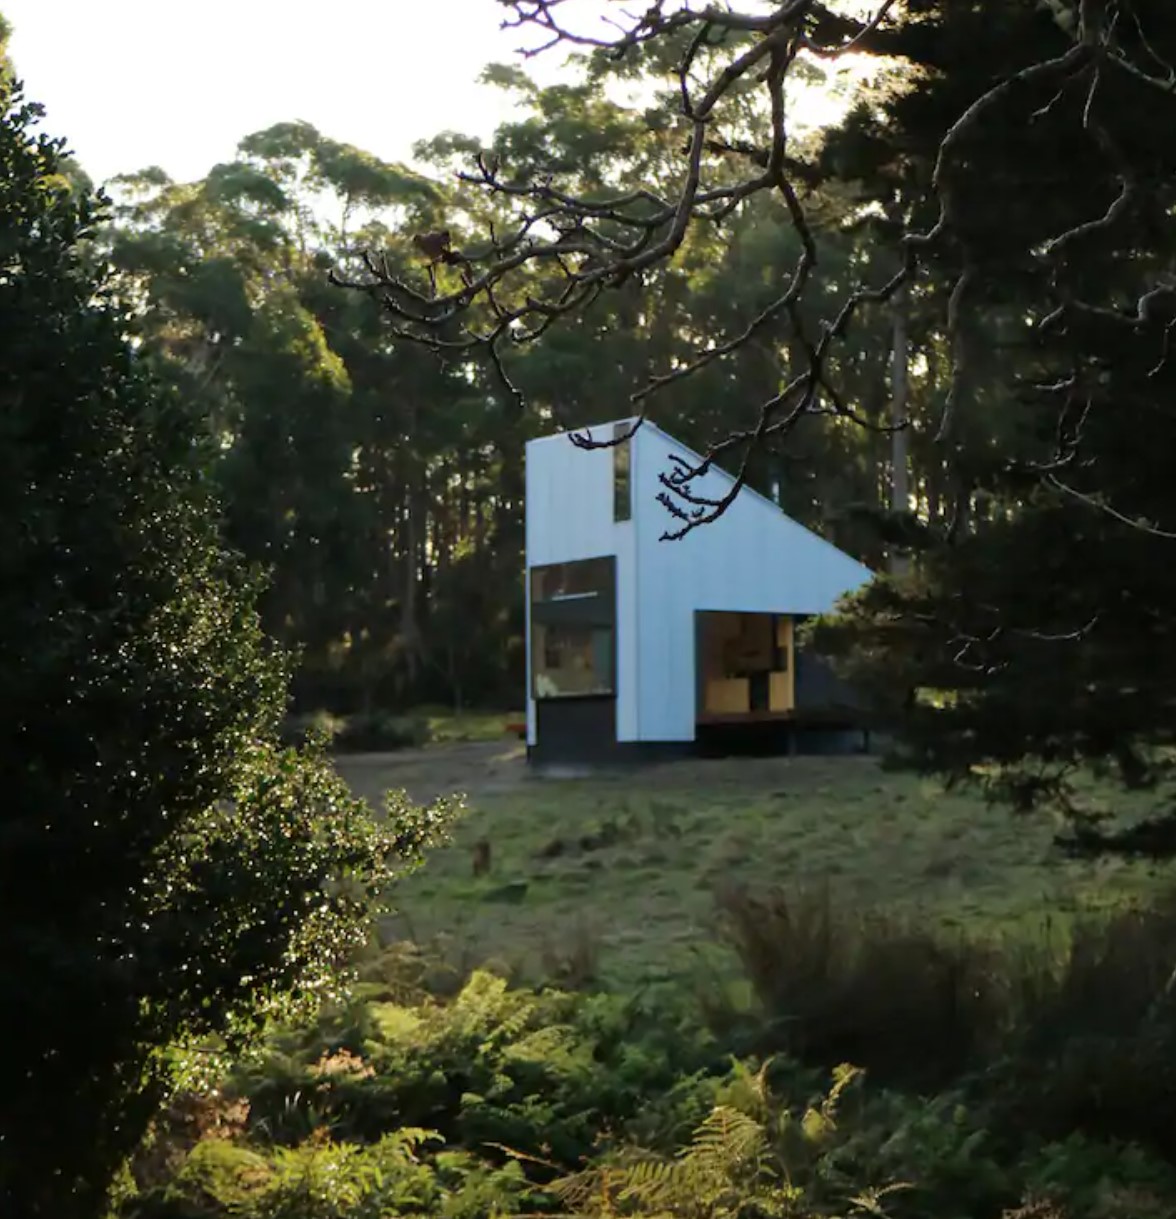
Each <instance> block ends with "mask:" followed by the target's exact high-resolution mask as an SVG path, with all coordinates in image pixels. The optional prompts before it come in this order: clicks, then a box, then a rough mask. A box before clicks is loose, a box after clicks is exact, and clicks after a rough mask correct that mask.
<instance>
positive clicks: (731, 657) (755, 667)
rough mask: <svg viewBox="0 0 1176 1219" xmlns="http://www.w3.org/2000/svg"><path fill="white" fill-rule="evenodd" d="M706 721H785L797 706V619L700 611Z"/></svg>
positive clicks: (700, 714)
mask: <svg viewBox="0 0 1176 1219" xmlns="http://www.w3.org/2000/svg"><path fill="white" fill-rule="evenodd" d="M695 636H696V640H697V673H698V709H697V719H698V722H699V723H700V724H705V723H730V722H738V721H741V720H753V719H783V718H788V717H790V716H791V715H792V713H793V711H794V710H795V707H796V662H795V654H794V631H793V621H792V618H791V617H789V616H788V615H785V614H745V613H729V612H719V611H709V610H704V611H700V612H698V613H697V614H696V615H695Z"/></svg>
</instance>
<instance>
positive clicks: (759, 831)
mask: <svg viewBox="0 0 1176 1219" xmlns="http://www.w3.org/2000/svg"><path fill="white" fill-rule="evenodd" d="M337 764H338V767H339V770H340V772H341V773H342V774H343V776H344V777H345V778H346V779H347V780H348V782H349V783H350V784H351V785H352V787H353V788H354V789H355V790H356V791H357V793H359V794H361V795H363V796H364V797H366V798H368V799H369V800H371V801H372V802H373V804H378V803H379V802H380V799H381V796H382V793H383V792H385V791H387V790H389V789H403V790H406V791H407V792H408V793H409V794H410V796H412V797H413V798H414V799H416V800H428V799H431V798H433V797H435V796H437V795H439V794H442V793H453V792H461V793H464V794H465V795H466V797H467V803H468V806H469V807H468V812H467V814H466V816H465V817H464V818H463V819H462V821H461V822H460V823H459V824H458V826H457V827H456V828H455V831H454V834H453V839H452V842H451V843H449V844H448V845H446V846H444V847H441V848H438V849H436V850H435V851H433V852H432V854H431V856H430V859H429V861H428V863H427V865H426V866H425V868H424V869H423V870H422V871H421V872H419V873H418V874H417V875H415V876H412V877H410V878H408V879H407V880H405V881H404V882H402V884H401V885H400V886H399V888H398V890H397V894H396V903H397V908H398V913H397V915H395V916H394V917H392V918H390V919H389V920H388V921H387V924H386V926H385V929H384V930H385V934H386V935H387V936H388V937H389V938H410V939H412V940H414V941H416V942H417V943H421V944H430V945H432V946H433V947H434V948H436V949H439V950H441V951H442V952H443V953H444V954H445V955H446V956H447V957H448V959H450V960H451V961H452V962H453V963H454V964H455V965H456V966H458V967H460V968H468V967H470V966H473V965H476V964H482V963H485V962H487V961H493V962H496V963H498V964H499V965H501V966H502V967H505V968H508V969H511V970H516V971H519V972H520V973H521V974H523V975H524V976H530V977H535V976H541V975H544V974H551V973H553V972H554V973H558V972H559V971H560V969H561V968H568V967H569V963H570V962H571V961H572V960H573V959H579V960H580V961H583V959H584V958H585V957H586V956H591V957H594V958H596V959H597V960H598V963H599V970H600V973H601V975H602V977H604V978H605V979H606V980H607V981H610V982H613V983H615V984H617V985H626V986H632V985H635V984H638V985H639V984H641V983H642V982H652V981H657V980H666V979H676V978H681V977H682V976H683V974H684V973H687V972H689V971H691V970H694V969H699V968H704V967H705V968H708V969H713V968H716V967H718V968H722V967H723V966H722V963H723V960H724V953H723V950H722V949H721V947H718V945H719V944H720V941H721V926H720V921H719V919H718V917H717V915H716V904H715V897H716V894H717V893H719V892H720V891H722V890H723V889H724V888H725V887H731V886H735V887H748V888H751V889H753V890H767V889H771V888H781V887H782V888H784V889H785V890H797V889H801V888H805V889H810V888H812V887H813V886H827V887H828V890H829V892H830V895H831V898H832V900H834V901H838V902H844V903H848V904H850V905H852V907H853V908H854V909H855V910H856V911H860V912H868V911H871V910H887V911H890V912H893V913H899V914H903V915H908V916H910V917H916V918H919V919H933V920H935V922H936V923H937V924H938V925H940V926H942V927H944V929H945V930H946V931H948V932H951V931H953V930H956V929H958V930H962V931H964V932H966V933H968V934H1000V933H1003V932H1010V933H1011V932H1015V931H1017V930H1018V929H1021V928H1023V927H1024V926H1025V925H1026V924H1027V923H1040V922H1041V921H1042V920H1044V919H1051V920H1055V921H1056V922H1060V923H1064V922H1066V921H1068V920H1070V919H1072V918H1073V917H1074V916H1075V915H1077V914H1079V913H1081V912H1082V911H1085V910H1091V909H1098V908H1105V907H1107V906H1117V905H1120V904H1122V903H1124V902H1126V901H1132V900H1136V899H1139V898H1142V897H1145V896H1146V895H1147V894H1148V893H1149V892H1152V891H1154V889H1155V887H1156V886H1157V885H1158V884H1160V883H1162V881H1163V880H1164V878H1165V876H1167V875H1169V874H1170V873H1167V872H1165V871H1164V870H1163V869H1161V868H1157V867H1156V866H1154V865H1147V864H1142V863H1131V862H1126V861H1123V860H1117V859H1106V860H1100V861H1097V862H1082V861H1076V860H1070V859H1067V858H1065V857H1063V856H1062V855H1061V854H1060V853H1059V852H1058V851H1057V849H1056V848H1055V847H1054V846H1053V842H1052V838H1053V834H1054V832H1055V828H1056V827H1055V826H1054V825H1053V823H1052V822H1051V821H1050V820H1049V819H1048V818H1047V817H1045V816H1032V817H1025V816H1020V817H1019V816H1015V815H1014V814H1012V813H1010V812H1009V811H1008V810H1006V809H1004V808H990V807H987V806H986V805H985V804H984V803H983V801H981V800H979V799H977V798H975V797H968V796H961V795H957V794H948V793H945V792H944V791H943V788H942V786H941V785H940V784H938V783H936V782H933V781H930V780H925V779H919V778H917V777H915V776H911V775H902V774H893V773H889V772H886V771H883V770H882V769H881V768H880V766H879V764H878V762H877V761H876V760H875V759H872V758H864V757H841V758H837V757H822V758H804V757H794V758H775V759H762V760H761V759H725V760H707V761H703V760H698V761H679V762H673V763H667V764H665V765H659V766H650V767H648V768H645V769H642V770H639V771H635V772H628V773H621V774H618V773H601V774H591V775H570V776H567V777H540V776H537V775H535V774H534V773H532V772H530V771H528V769H527V767H526V765H525V762H524V759H523V750H522V747H521V746H520V745H518V744H517V743H515V742H512V741H510V740H504V741H488V742H487V741H482V742H474V743H461V744H452V745H440V746H431V747H428V748H424V749H414V750H405V751H402V752H399V753H393V754H369V755H352V756H347V757H342V758H340V759H339V760H338V763H337ZM482 839H485V840H487V841H489V843H490V844H491V848H492V850H491V863H490V868H489V870H488V872H486V873H485V874H483V875H480V876H475V875H473V870H472V864H473V857H474V849H475V844H477V843H478V842H479V840H482Z"/></svg>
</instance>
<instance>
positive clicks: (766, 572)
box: [625, 425, 871, 741]
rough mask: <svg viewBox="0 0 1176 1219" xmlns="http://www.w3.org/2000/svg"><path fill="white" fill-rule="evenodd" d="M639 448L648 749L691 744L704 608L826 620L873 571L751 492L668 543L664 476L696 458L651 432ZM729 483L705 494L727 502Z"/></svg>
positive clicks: (642, 674) (639, 586)
mask: <svg viewBox="0 0 1176 1219" xmlns="http://www.w3.org/2000/svg"><path fill="white" fill-rule="evenodd" d="M633 444H634V451H633V524H634V526H635V530H634V532H635V535H636V536H635V547H634V552H633V560H634V562H633V568H632V584H633V585H634V586H635V594H636V628H637V629H636V647H637V656H638V660H639V669H638V672H637V675H636V691H637V730H638V734H639V738H640V739H641V740H645V741H690V740H693V739H694V735H695V715H696V699H697V677H696V673H695V625H694V613H695V611H696V610H728V611H742V612H745V613H776V614H813V613H823V612H825V611H827V610H830V609H832V608H833V606H834V604H835V603H836V601H837V599H838V598H839V597H840V596H841V595H843V594H844V593H846V592H849V591H850V590H852V589H855V588H857V587H859V586H860V585H861V584H863V583H864V582H865V581H866V580H868V579H869V578H870V574H871V573H870V571H869V569H868V568H866V567H864V566H863V565H862V564H860V563H858V562H856V561H855V560H853V559H851V558H849V556H848V555H845V554H844V553H842V552H841V551H840V550H838V549H837V548H836V547H835V546H833V545H831V544H830V543H828V542H826V541H825V540H824V539H823V538H821V537H819V536H818V535H817V534H814V533H812V532H811V531H810V530H808V529H805V528H804V527H803V526H802V525H799V524H797V523H796V522H795V521H792V520H790V519H789V518H788V517H786V516H783V515H782V514H781V513H780V511H779V510H778V509H777V507H776V506H775V505H774V504H772V503H770V502H769V501H767V500H765V499H763V498H762V497H760V496H758V495H756V494H755V493H754V492H750V491H744V492H743V493H741V494H740V495H739V497H738V498H737V499H736V501H735V502H734V503H733V504H732V505H731V507H730V508H729V509H728V510H727V511H726V512H725V513H724V514H723V516H721V517H720V518H719V519H718V520H717V521H714V522H713V523H711V524H709V525H705V526H703V527H701V528H699V529H696V530H693V531H692V532H691V533H689V534H687V536H686V537H685V538H683V539H681V540H679V541H676V542H668V541H661V540H660V539H661V536H662V534H663V533H665V532H666V531H667V530H668V529H672V528H675V527H676V526H677V524H678V522H676V521H675V519H674V518H673V517H672V516H671V515H670V513H669V512H667V510H666V509H665V507H664V506H663V505H661V504H659V503H658V502H657V496H658V494H659V492H661V491H662V490H663V487H662V485H661V483H660V482H659V475H660V474H661V473H662V472H664V471H668V470H670V469H671V468H672V463H671V461H670V456H671V454H673V455H677V456H680V457H685V458H690V457H691V456H692V454H690V452H689V450H687V449H685V448H683V447H682V446H681V445H678V444H677V443H675V442H674V440H673V439H672V438H671V437H669V436H667V435H666V434H665V433H664V432H662V431H660V430H659V429H657V428H655V427H652V426H650V425H646V426H644V427H643V428H642V429H641V430H640V431H639V432H638V434H637V436H636V437H635V438H634V442H633ZM730 485H731V484H730V479H729V478H728V477H727V476H726V475H723V474H721V473H718V472H716V473H714V474H711V475H709V476H708V478H707V480H706V484H705V485H704V486H702V487H699V488H696V491H698V492H699V493H702V494H707V495H711V496H715V495H721V494H722V493H723V491H724V490H725V489H726V488H727V487H729V486H730ZM625 583H626V584H629V583H630V581H628V580H626V581H625Z"/></svg>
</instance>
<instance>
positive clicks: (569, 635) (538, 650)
mask: <svg viewBox="0 0 1176 1219" xmlns="http://www.w3.org/2000/svg"><path fill="white" fill-rule="evenodd" d="M615 632H616V560H615V559H614V558H613V557H612V556H611V555H610V556H607V557H605V558H599V559H583V560H581V561H579V562H576V563H553V564H550V565H549V566H546V567H535V568H532V569H531V687H532V693H533V695H534V697H535V698H540V699H542V698H577V697H579V698H583V697H587V696H591V695H607V694H613V693H614V692H615V672H616V665H615V661H614V650H615V642H614V641H615Z"/></svg>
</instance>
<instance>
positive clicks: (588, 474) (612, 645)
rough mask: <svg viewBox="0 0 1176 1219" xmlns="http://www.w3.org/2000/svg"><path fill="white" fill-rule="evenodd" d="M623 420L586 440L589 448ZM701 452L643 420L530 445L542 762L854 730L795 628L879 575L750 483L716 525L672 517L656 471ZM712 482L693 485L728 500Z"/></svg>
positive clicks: (535, 728)
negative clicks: (679, 531)
mask: <svg viewBox="0 0 1176 1219" xmlns="http://www.w3.org/2000/svg"><path fill="white" fill-rule="evenodd" d="M630 427H631V421H629V420H621V421H619V422H616V423H607V424H601V425H598V426H596V427H593V428H589V429H582V430H581V434H583V432H588V433H589V434H591V436H592V438H593V439H595V440H608V439H612V438H613V437H614V436H616V435H618V434H623V433H625V432H627V431H628V430H629V429H630ZM674 456H677V457H679V458H683V459H685V460H687V461H690V462H697V461H698V460H699V458H698V455H697V454H695V453H693V452H691V451H690V450H689V449H687V448H686V447H685V446H684V445H682V444H680V443H678V442H677V441H676V440H674V439H673V438H672V437H670V436H668V435H667V434H666V433H665V432H663V431H662V430H661V429H660V428H658V427H655V426H654V425H653V424H650V423H644V424H642V426H641V427H640V428H639V429H638V430H637V432H636V433H635V434H634V435H633V437H632V438H631V439H630V440H629V441H627V442H625V443H623V444H621V445H619V446H616V447H610V448H604V449H582V448H580V447H578V446H576V445H575V444H574V443H573V442H572V439H571V437H570V435H569V434H568V433H560V434H558V435H554V436H546V437H543V438H541V439H539V440H532V441H531V442H530V443H528V445H527V450H526V465H527V468H526V496H527V499H526V566H527V687H528V688H527V744H528V755H529V756H530V757H532V758H533V759H534V760H536V761H553V762H554V761H574V760H580V759H583V760H608V759H613V758H615V759H617V760H621V759H623V758H624V757H625V756H626V755H631V754H634V753H640V752H649V751H651V749H652V750H655V751H656V750H662V751H670V752H687V751H689V750H691V748H692V747H693V746H695V745H696V744H698V743H700V742H703V741H704V740H706V741H710V742H712V743H720V742H723V741H727V742H730V741H732V740H734V739H735V737H736V736H741V737H743V738H744V739H751V737H752V736H755V737H757V738H758V739H760V740H761V741H766V740H769V739H770V740H771V741H773V742H776V743H786V745H787V747H788V748H795V747H796V743H797V739H798V735H799V732H798V730H799V729H801V728H802V727H806V726H807V727H809V728H812V727H814V726H815V725H817V724H820V725H821V726H822V727H823V728H824V730H825V736H826V738H827V737H828V733H829V731H830V730H831V729H837V730H839V731H842V732H843V731H844V730H845V729H849V728H852V727H853V726H854V725H853V716H852V703H853V700H852V698H850V697H848V692H847V691H846V690H845V688H844V687H843V686H841V685H840V683H838V682H837V681H836V679H834V678H833V677H832V675H831V674H830V673H829V672H828V670H827V669H825V668H824V666H822V665H820V663H819V661H817V660H816V658H806V657H804V656H803V655H801V654H800V652H799V650H798V648H797V646H796V642H795V633H794V627H795V625H796V622H797V620H798V619H802V618H804V617H807V616H809V615H813V614H820V613H824V612H826V611H828V610H830V609H832V608H833V607H834V605H835V604H836V602H837V600H838V598H840V597H841V596H842V595H843V594H845V593H848V592H851V591H853V590H855V589H857V588H859V587H860V586H861V585H862V584H864V583H865V582H866V581H868V580H869V579H870V578H871V576H872V573H871V572H870V571H869V569H868V568H866V567H864V566H863V565H862V564H861V563H858V562H857V561H856V560H855V559H852V558H850V557H849V556H848V555H846V554H844V553H843V552H842V551H840V550H838V549H837V548H836V547H835V546H833V545H832V544H831V543H829V542H827V541H825V540H824V538H821V537H819V536H818V535H817V534H815V533H813V532H812V531H811V530H809V529H806V528H804V527H803V526H802V525H799V524H797V523H796V522H795V521H794V520H792V519H791V518H790V517H788V516H786V515H785V514H784V513H783V512H782V511H781V510H780V509H779V508H778V507H777V506H776V505H775V504H774V503H772V502H771V500H769V499H766V498H765V497H763V496H761V495H759V494H758V493H756V492H755V491H752V490H750V489H747V488H744V489H743V490H741V491H740V493H739V495H738V496H737V497H736V499H735V500H734V502H733V503H732V504H731V506H730V507H729V508H728V509H727V511H726V512H725V513H724V514H723V515H722V516H721V517H720V518H719V519H718V520H716V521H714V522H712V523H710V524H707V525H703V526H701V527H700V528H697V529H694V530H692V531H691V532H690V533H688V534H687V535H686V536H685V537H684V538H681V539H679V540H676V541H663V540H662V537H663V535H664V534H665V533H666V532H667V531H668V530H672V529H674V528H675V527H677V525H678V523H679V522H677V521H676V520H675V518H674V517H673V516H671V514H670V513H669V512H668V511H667V510H666V508H665V506H664V505H663V504H661V503H659V502H658V495H659V493H660V492H661V491H663V490H664V487H663V486H662V484H661V482H660V481H659V475H661V474H662V473H664V472H666V471H668V470H670V469H671V468H672V460H671V459H672V458H673V457H674ZM731 484H732V479H731V478H730V476H729V475H727V474H725V473H722V472H720V471H713V472H711V473H708V474H707V476H706V479H705V480H700V484H699V485H696V486H695V487H694V488H693V489H694V491H695V493H696V494H704V495H709V496H716V495H721V494H722V493H723V491H725V490H726V489H729V488H730V486H731Z"/></svg>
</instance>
